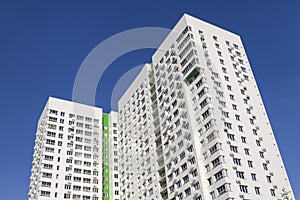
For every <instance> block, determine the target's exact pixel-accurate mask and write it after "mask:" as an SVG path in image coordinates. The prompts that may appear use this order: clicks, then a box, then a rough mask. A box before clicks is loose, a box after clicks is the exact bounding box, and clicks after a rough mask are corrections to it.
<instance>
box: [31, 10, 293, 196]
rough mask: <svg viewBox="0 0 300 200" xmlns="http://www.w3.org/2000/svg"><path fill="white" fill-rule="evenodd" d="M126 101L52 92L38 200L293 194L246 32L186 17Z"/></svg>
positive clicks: (36, 182) (44, 122)
mask: <svg viewBox="0 0 300 200" xmlns="http://www.w3.org/2000/svg"><path fill="white" fill-rule="evenodd" d="M118 108H119V109H118V113H116V112H111V113H110V114H105V113H103V112H102V109H101V108H96V107H91V106H87V105H83V104H78V103H73V102H69V101H65V100H60V99H55V98H49V100H48V102H47V104H46V106H45V108H44V111H43V112H42V115H41V117H40V120H39V122H38V126H37V133H36V140H35V147H34V155H33V162H32V171H31V172H32V175H31V177H30V190H29V194H28V198H29V200H49V199H80V200H87V199H89V200H90V199H91V200H98V199H99V200H100V199H114V200H121V199H122V200H135V199H136V200H140V199H143V200H157V199H164V200H165V199H169V200H180V199H187V200H189V199H191V200H214V199H217V200H233V199H235V200H237V199H245V200H250V199H258V200H266V199H268V200H269V199H270V200H271V199H274V200H277V199H281V190H282V189H283V188H284V189H286V190H287V191H291V194H290V195H291V197H292V198H294V196H293V193H292V188H291V186H290V183H289V180H288V176H287V174H286V171H285V168H284V164H283V161H282V159H281V155H280V152H279V149H278V146H277V143H276V140H275V136H274V133H273V131H272V128H271V125H270V122H269V119H268V116H267V113H266V110H265V108H264V105H263V101H262V99H261V96H260V93H259V90H258V88H257V84H256V81H255V79H254V75H253V73H252V70H251V67H250V64H249V61H248V58H247V55H246V52H245V49H244V47H243V44H242V41H241V39H240V37H239V36H238V35H236V34H234V33H231V32H228V31H226V30H223V29H221V28H218V27H216V26H214V25H211V24H208V23H206V22H203V21H201V20H199V19H196V18H194V17H192V16H189V15H186V14H185V15H184V16H183V17H182V18H181V19H180V20H179V22H178V23H177V24H176V26H175V27H174V28H173V30H172V31H171V32H170V34H169V35H168V36H167V38H166V39H165V40H164V41H163V43H162V44H161V46H160V47H159V48H158V50H157V51H156V52H155V53H154V55H153V57H152V63H151V64H145V66H144V67H143V68H142V70H141V72H140V73H139V74H138V76H137V77H136V78H135V80H134V81H133V82H132V84H131V85H130V87H129V88H128V89H127V90H126V92H125V93H124V94H123V96H122V97H121V98H120V100H119V102H118Z"/></svg>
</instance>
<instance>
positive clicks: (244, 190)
mask: <svg viewBox="0 0 300 200" xmlns="http://www.w3.org/2000/svg"><path fill="white" fill-rule="evenodd" d="M240 191H241V192H243V193H248V186H246V185H240Z"/></svg>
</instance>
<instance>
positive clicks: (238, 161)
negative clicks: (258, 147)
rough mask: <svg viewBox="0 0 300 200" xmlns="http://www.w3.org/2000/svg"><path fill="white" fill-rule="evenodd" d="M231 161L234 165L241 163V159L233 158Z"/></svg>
mask: <svg viewBox="0 0 300 200" xmlns="http://www.w3.org/2000/svg"><path fill="white" fill-rule="evenodd" d="M233 163H234V164H236V165H241V159H239V158H233Z"/></svg>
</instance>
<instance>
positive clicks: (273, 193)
mask: <svg viewBox="0 0 300 200" xmlns="http://www.w3.org/2000/svg"><path fill="white" fill-rule="evenodd" d="M270 192H271V195H272V196H273V197H275V196H276V194H275V190H274V189H270Z"/></svg>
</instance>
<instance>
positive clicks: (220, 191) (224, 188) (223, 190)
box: [217, 183, 230, 196]
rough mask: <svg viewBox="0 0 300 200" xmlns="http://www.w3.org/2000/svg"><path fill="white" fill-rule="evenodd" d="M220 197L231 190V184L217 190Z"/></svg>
mask: <svg viewBox="0 0 300 200" xmlns="http://www.w3.org/2000/svg"><path fill="white" fill-rule="evenodd" d="M217 190H218V193H219V196H220V195H222V194H224V193H226V192H227V191H229V190H230V184H229V183H225V184H224V185H222V186H221V187H218V188H217Z"/></svg>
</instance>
